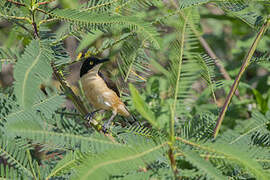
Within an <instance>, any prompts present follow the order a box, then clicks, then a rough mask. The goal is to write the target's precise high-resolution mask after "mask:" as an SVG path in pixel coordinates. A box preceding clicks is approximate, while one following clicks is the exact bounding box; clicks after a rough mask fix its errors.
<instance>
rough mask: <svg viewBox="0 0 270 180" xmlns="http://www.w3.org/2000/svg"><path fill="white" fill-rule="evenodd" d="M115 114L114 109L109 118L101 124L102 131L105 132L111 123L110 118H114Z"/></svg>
mask: <svg viewBox="0 0 270 180" xmlns="http://www.w3.org/2000/svg"><path fill="white" fill-rule="evenodd" d="M116 114H117V112H116V111H113V114H112V116H111V117H110V119H109V120H108V121H107V122H106V123H104V125H103V126H102V131H103V132H104V133H106V132H107V129H108V127H109V126H110V125H111V123H112V120H113V119H114V118H115V116H116Z"/></svg>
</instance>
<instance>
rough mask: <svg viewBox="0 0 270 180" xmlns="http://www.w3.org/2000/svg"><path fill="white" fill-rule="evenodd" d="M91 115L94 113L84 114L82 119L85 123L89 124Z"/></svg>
mask: <svg viewBox="0 0 270 180" xmlns="http://www.w3.org/2000/svg"><path fill="white" fill-rule="evenodd" d="M93 115H94V113H93V112H91V113H87V114H86V115H85V116H84V119H85V120H87V124H90V122H91V121H92V119H93Z"/></svg>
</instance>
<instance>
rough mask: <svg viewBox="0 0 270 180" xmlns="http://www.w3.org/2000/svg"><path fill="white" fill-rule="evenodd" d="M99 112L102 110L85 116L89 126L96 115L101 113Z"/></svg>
mask: <svg viewBox="0 0 270 180" xmlns="http://www.w3.org/2000/svg"><path fill="white" fill-rule="evenodd" d="M99 111H100V109H97V110H95V111H93V112H91V113H87V114H86V115H85V117H84V119H85V120H87V122H88V123H87V124H90V122H91V121H92V119H93V117H94V115H95V114H96V113H97V112H99Z"/></svg>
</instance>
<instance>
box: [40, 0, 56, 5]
mask: <svg viewBox="0 0 270 180" xmlns="http://www.w3.org/2000/svg"><path fill="white" fill-rule="evenodd" d="M53 1H55V0H49V1H45V2H40V3H38V5H39V6H40V5H45V4H49V3H51V2H53Z"/></svg>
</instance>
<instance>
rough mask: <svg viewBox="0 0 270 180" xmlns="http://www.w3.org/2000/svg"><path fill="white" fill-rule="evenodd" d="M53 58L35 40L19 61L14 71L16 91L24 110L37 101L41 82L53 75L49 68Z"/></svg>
mask: <svg viewBox="0 0 270 180" xmlns="http://www.w3.org/2000/svg"><path fill="white" fill-rule="evenodd" d="M52 58H53V56H52V54H51V52H50V51H48V50H47V49H46V48H42V46H41V45H40V42H38V41H35V40H33V41H32V42H31V43H30V44H29V46H27V47H26V49H25V52H24V54H23V55H22V57H21V58H20V59H18V63H16V66H15V69H14V78H15V85H14V91H15V94H16V95H17V100H18V103H19V105H20V106H21V107H22V108H24V109H28V108H30V107H31V106H32V105H33V104H34V102H35V101H36V99H37V97H36V96H35V95H36V94H37V92H38V91H39V86H40V84H41V82H43V81H44V79H46V78H48V77H50V74H51V73H52V71H51V69H50V66H49V62H50V61H51V59H52Z"/></svg>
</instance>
